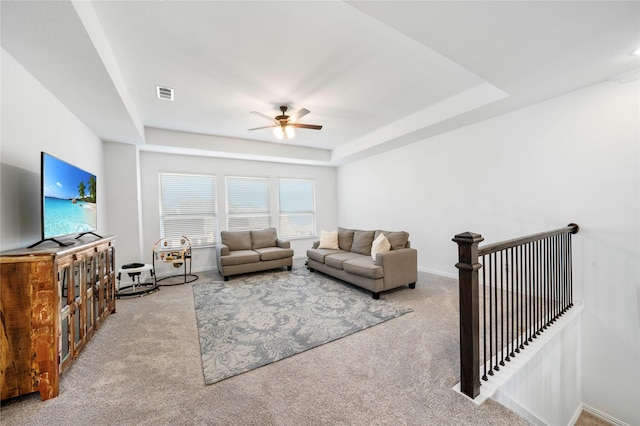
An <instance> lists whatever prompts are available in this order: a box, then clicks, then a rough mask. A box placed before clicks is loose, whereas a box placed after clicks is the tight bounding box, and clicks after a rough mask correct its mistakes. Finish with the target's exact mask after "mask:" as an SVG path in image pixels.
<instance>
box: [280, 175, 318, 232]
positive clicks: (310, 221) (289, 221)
mask: <svg viewBox="0 0 640 426" xmlns="http://www.w3.org/2000/svg"><path fill="white" fill-rule="evenodd" d="M279 200H280V230H279V233H280V235H282V236H283V237H286V238H296V237H298V238H302V237H309V236H313V235H315V228H316V223H315V222H316V212H315V181H313V180H305V179H279Z"/></svg>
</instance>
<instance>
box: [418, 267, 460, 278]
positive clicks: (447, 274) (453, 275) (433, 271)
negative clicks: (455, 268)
mask: <svg viewBox="0 0 640 426" xmlns="http://www.w3.org/2000/svg"><path fill="white" fill-rule="evenodd" d="M418 271H420V272H426V273H427V274H433V275H440V276H442V277H446V278H454V279H458V274H457V273H455V272H454V273H451V272H444V271H439V270H437V269H431V268H423V267H421V266H418Z"/></svg>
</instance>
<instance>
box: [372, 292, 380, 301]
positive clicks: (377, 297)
mask: <svg viewBox="0 0 640 426" xmlns="http://www.w3.org/2000/svg"><path fill="white" fill-rule="evenodd" d="M372 296H373V298H374V299H376V300H378V299H380V293H373V295H372Z"/></svg>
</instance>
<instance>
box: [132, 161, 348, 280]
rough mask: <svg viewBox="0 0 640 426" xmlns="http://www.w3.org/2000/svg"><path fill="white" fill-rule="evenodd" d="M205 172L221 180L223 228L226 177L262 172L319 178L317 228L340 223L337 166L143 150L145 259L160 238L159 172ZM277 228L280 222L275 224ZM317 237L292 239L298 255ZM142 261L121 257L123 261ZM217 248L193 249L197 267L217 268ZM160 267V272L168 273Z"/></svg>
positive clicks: (262, 174)
mask: <svg viewBox="0 0 640 426" xmlns="http://www.w3.org/2000/svg"><path fill="white" fill-rule="evenodd" d="M160 172H178V173H203V174H215V175H216V181H217V184H218V185H217V196H218V211H219V214H220V216H219V227H220V230H223V229H226V220H225V216H224V215H225V211H224V210H225V203H224V194H225V193H224V177H225V176H226V175H228V176H258V177H273V178H277V177H284V178H308V179H315V180H316V217H317V231H318V233H319V232H320V230H321V229H334V228H335V227H336V212H337V207H336V178H335V175H336V169H335V168H333V167H319V166H300V165H291V164H281V163H270V162H260V161H245V160H230V159H222V158H214V157H198V156H190V155H175V154H165V153H154V152H145V151H142V152H140V179H141V188H142V191H141V199H142V204H141V206H142V209H141V211H142V218H143V228H142V231H143V247H144V249H145V250H146V251H145V252H144V253H143V256H144V261H145V262H146V263H151V261H152V246H153V244H154V243H155V242H156V241H157V240H158V239H159V238H160V219H159V187H158V173H160ZM272 225H273V226H275V227H276V228H277V227H278V224H272ZM315 239H316V238H311V239H308V238H307V239H301V240H292V241H291V247H292V248H293V249H294V256H295V257H304V256H306V249H307V248H309V247H311V243H312V241H314V240H315ZM134 261H139V260H135V259H120V262H121V263H129V262H134ZM216 268H217V266H216V258H215V249H213V248H211V249H198V250H194V253H193V270H194V271H199V270H210V269H216ZM169 272H170V269H169V270H168V271H167V270H165V271H163V270H159V271H158V272H157V273H158V275H162V274H163V273H164V274H167V273H169Z"/></svg>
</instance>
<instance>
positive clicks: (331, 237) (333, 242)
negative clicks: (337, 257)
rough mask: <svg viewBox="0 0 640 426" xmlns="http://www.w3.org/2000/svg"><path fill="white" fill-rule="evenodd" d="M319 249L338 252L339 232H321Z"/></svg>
mask: <svg viewBox="0 0 640 426" xmlns="http://www.w3.org/2000/svg"><path fill="white" fill-rule="evenodd" d="M318 248H321V249H332V250H338V249H339V248H340V247H339V246H338V231H337V230H336V231H331V232H329V231H324V230H322V231H320V244H319V245H318Z"/></svg>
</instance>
